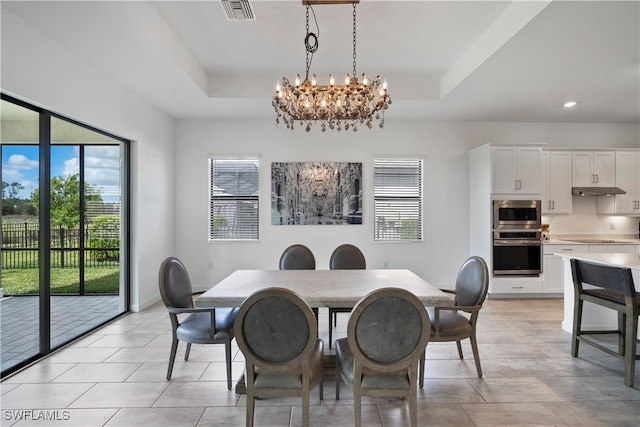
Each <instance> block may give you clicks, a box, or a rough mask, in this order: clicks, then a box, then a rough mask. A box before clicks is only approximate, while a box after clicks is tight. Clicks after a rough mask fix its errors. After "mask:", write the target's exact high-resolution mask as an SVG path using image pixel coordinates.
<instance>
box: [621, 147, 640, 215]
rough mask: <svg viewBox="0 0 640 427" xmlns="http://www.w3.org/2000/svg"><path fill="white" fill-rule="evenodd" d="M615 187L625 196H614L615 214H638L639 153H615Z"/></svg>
mask: <svg viewBox="0 0 640 427" xmlns="http://www.w3.org/2000/svg"><path fill="white" fill-rule="evenodd" d="M616 187H620V188H621V189H623V190H624V191H626V192H627V194H616V196H615V213H618V214H636V215H638V214H640V153H638V152H628V151H618V152H616Z"/></svg>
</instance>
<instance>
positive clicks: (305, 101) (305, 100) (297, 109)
mask: <svg viewBox="0 0 640 427" xmlns="http://www.w3.org/2000/svg"><path fill="white" fill-rule="evenodd" d="M346 2H347V3H353V75H351V76H350V75H348V74H347V76H346V77H345V79H344V84H336V82H335V79H334V77H333V74H330V75H329V81H328V84H327V85H319V84H318V81H317V78H316V76H315V74H314V75H313V76H312V77H311V79H310V78H309V70H310V67H311V60H312V59H313V53H314V52H316V51H317V49H318V36H316V35H315V34H314V33H310V32H309V8H310V6H309V2H306V6H307V13H306V20H307V21H306V22H307V26H306V30H307V35H306V37H305V46H306V58H307V67H306V74H305V79H304V80H301V79H300V75H298V76H297V77H296V79H295V81H294V82H293V83H291V82H289V80H288V79H287V78H285V77H283V78H282V80H281V81H279V82H278V84H277V85H276V94H275V96H274V97H273V101H272V105H273V107H274V109H275V111H276V114H277V117H276V124H280V121H281V120H282V121H283V122H284V124H285V125H286V126H287V129H291V130H293V128H294V124H295V123H296V122H299V124H300V126H305V130H306V131H307V132H309V131H310V130H311V125H312V123H313V122H320V129H321V130H322V131H323V132H325V131H326V130H327V128H328V129H330V130H337V131H341V130H342V129H344V130H349V129H351V130H353V131H354V132H355V131H357V130H358V126H359V125H365V126H367V127H368V128H369V129H371V128H372V127H373V121H374V120H377V121H378V122H379V126H380V128H383V127H384V112H385V110H386V109H387V108H389V105H390V104H391V98H390V97H389V94H388V93H387V82H386V80H382V79H381V78H380V76H377V77H375V78H373V79H372V78H369V77H367V76H366V75H365V74H362V79H361V80H360V81H358V78H357V77H356V3H357V1H354V0H346ZM303 3H304V1H303ZM311 10H312V11H313V9H311ZM314 18H315V13H314ZM318 33H319V31H318ZM310 54H311V58H310Z"/></svg>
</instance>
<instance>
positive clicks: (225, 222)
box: [209, 157, 260, 241]
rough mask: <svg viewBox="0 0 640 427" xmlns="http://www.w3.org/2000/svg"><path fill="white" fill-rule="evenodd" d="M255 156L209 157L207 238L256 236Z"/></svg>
mask: <svg viewBox="0 0 640 427" xmlns="http://www.w3.org/2000/svg"><path fill="white" fill-rule="evenodd" d="M259 163H260V161H259V159H258V158H257V157H251V158H248V157H210V158H209V179H210V181H209V240H210V241H211V240H258V218H259V216H258V169H259Z"/></svg>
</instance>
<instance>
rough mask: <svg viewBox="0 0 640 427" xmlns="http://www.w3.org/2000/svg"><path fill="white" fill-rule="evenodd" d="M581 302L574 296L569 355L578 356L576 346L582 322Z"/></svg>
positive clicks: (577, 345)
mask: <svg viewBox="0 0 640 427" xmlns="http://www.w3.org/2000/svg"><path fill="white" fill-rule="evenodd" d="M582 304H583V301H582V300H581V299H580V298H578V297H576V298H575V301H574V305H573V331H572V333H571V355H572V356H573V357H578V348H579V346H580V340H579V339H578V337H579V336H580V328H581V324H582Z"/></svg>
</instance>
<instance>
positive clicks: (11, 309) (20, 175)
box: [0, 100, 40, 371]
mask: <svg viewBox="0 0 640 427" xmlns="http://www.w3.org/2000/svg"><path fill="white" fill-rule="evenodd" d="M1 105H2V108H1V110H0V111H1V122H0V123H1V132H0V136H1V138H2V139H1V141H2V145H1V151H2V168H1V171H2V214H1V218H2V255H1V257H2V264H1V268H0V275H1V278H0V279H1V281H0V313H1V319H0V349H1V350H2V355H1V365H2V371H5V370H7V369H9V368H11V367H13V366H15V365H18V364H20V363H22V362H25V361H26V360H27V359H29V358H31V357H34V356H36V355H38V353H39V352H40V348H39V343H40V341H39V337H40V335H39V319H40V316H39V304H40V300H39V296H38V295H39V294H38V293H39V281H40V279H39V271H38V229H39V220H38V210H37V207H36V205H35V204H34V203H33V199H32V196H33V195H34V191H35V190H36V189H37V188H38V171H39V149H38V145H37V144H38V140H39V136H38V134H39V114H38V113H37V112H35V111H32V110H29V109H27V108H24V107H21V106H19V105H15V104H12V103H10V102H7V101H4V100H3V101H2V104H1Z"/></svg>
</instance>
